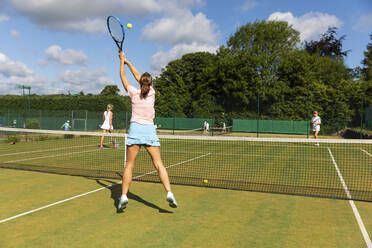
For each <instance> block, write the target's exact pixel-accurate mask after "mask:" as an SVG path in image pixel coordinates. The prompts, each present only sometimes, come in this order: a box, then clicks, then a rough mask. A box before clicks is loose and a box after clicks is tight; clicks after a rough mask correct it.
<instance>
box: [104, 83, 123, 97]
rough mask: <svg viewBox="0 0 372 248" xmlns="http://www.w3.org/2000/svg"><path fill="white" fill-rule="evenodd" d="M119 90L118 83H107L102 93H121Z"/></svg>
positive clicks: (109, 94) (110, 94)
mask: <svg viewBox="0 0 372 248" xmlns="http://www.w3.org/2000/svg"><path fill="white" fill-rule="evenodd" d="M119 92H120V89H119V88H118V86H117V85H106V86H105V88H104V89H103V90H102V91H101V93H100V94H101V95H103V96H116V95H119Z"/></svg>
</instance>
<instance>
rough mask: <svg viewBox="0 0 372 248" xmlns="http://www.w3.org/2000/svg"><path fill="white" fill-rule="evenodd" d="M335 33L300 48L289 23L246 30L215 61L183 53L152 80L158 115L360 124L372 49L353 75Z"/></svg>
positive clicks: (333, 127) (371, 92)
mask: <svg viewBox="0 0 372 248" xmlns="http://www.w3.org/2000/svg"><path fill="white" fill-rule="evenodd" d="M336 30H337V29H336V28H329V29H328V31H327V32H326V33H324V34H323V35H322V36H321V37H320V40H319V41H310V42H305V44H302V45H299V44H300V43H299V42H300V39H299V32H298V31H296V30H295V29H293V28H292V27H291V26H289V25H288V23H287V22H278V21H256V22H254V23H247V24H246V25H244V26H242V27H240V28H239V29H238V30H237V31H236V32H235V33H234V34H233V35H231V36H230V38H229V40H228V41H227V43H226V45H223V46H221V47H220V48H219V49H218V51H217V52H216V53H215V54H212V53H207V52H197V53H191V54H186V55H184V56H183V57H182V58H181V59H178V60H174V61H172V62H170V63H169V64H168V65H167V66H166V67H165V69H164V70H163V71H162V73H161V74H160V76H159V77H158V78H156V80H155V88H156V90H157V98H156V111H157V114H158V115H162V116H177V117H213V118H216V119H218V118H221V117H222V116H224V118H227V119H230V120H231V119H233V118H241V119H252V118H261V119H277V120H278V119H279V120H308V119H309V118H311V112H312V110H318V111H319V112H320V114H321V115H322V116H323V119H324V121H325V123H326V125H325V127H326V129H327V130H326V132H328V133H332V132H335V131H338V130H340V129H343V128H345V127H346V126H350V125H354V126H357V125H360V118H361V113H360V110H361V103H362V102H361V101H362V99H363V101H364V105H365V106H368V105H370V106H371V105H372V79H371V77H372V73H371V71H372V69H371V64H372V62H371V61H372V47H371V46H372V45H371V43H369V44H368V46H367V51H366V52H365V54H364V55H365V59H364V60H363V61H362V67H358V68H355V69H350V68H348V67H347V66H346V65H345V63H344V58H345V57H346V56H347V53H348V51H343V50H342V41H343V40H344V39H345V36H341V37H340V38H337V32H336ZM371 41H372V35H371ZM323 130H324V129H323Z"/></svg>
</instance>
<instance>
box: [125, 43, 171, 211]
mask: <svg viewBox="0 0 372 248" xmlns="http://www.w3.org/2000/svg"><path fill="white" fill-rule="evenodd" d="M119 58H120V78H121V81H122V83H123V86H124V88H125V90H126V91H127V92H128V95H129V97H130V98H131V102H132V118H131V120H130V128H129V134H128V138H127V143H126V146H127V148H126V149H127V161H126V166H125V168H124V174H123V184H122V195H121V197H120V202H119V205H118V209H119V210H122V209H124V208H125V207H126V205H127V203H128V198H127V193H128V190H129V186H130V184H131V182H132V174H133V168H134V164H135V160H136V157H137V154H138V152H139V151H140V149H141V146H144V147H145V148H146V150H147V152H148V153H149V155H150V156H151V159H152V162H153V165H154V167H155V169H156V170H157V172H158V174H159V177H160V180H161V182H162V183H163V185H164V188H165V190H166V191H167V197H166V199H167V201H168V202H169V206H171V207H174V208H176V207H177V202H176V199H175V197H174V195H173V193H172V192H171V187H170V183H169V177H168V173H167V170H166V169H165V167H164V165H163V161H162V159H161V155H160V148H159V147H160V143H159V139H158V137H157V135H156V130H155V125H154V117H155V109H154V103H155V90H154V89H153V87H152V77H151V75H150V74H149V73H147V72H145V73H143V74H142V75H141V74H140V73H139V72H138V71H137V69H136V68H135V67H134V66H133V65H132V64H131V63H130V62H129V61H128V60H127V59H126V58H125V57H124V53H123V52H122V51H121V50H120V51H119ZM124 64H126V65H127V66H128V67H129V69H130V71H131V72H132V74H133V76H134V78H135V79H136V80H137V81H138V83H139V85H140V86H141V89H137V88H135V87H133V86H132V85H130V83H129V81H128V79H127V77H126V76H125V69H124Z"/></svg>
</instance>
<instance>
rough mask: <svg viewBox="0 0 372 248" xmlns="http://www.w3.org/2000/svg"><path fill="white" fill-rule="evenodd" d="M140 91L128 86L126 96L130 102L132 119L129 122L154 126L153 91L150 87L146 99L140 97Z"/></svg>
mask: <svg viewBox="0 0 372 248" xmlns="http://www.w3.org/2000/svg"><path fill="white" fill-rule="evenodd" d="M140 94H141V90H140V89H137V88H136V87H133V86H132V85H129V86H128V95H129V97H130V99H131V100H132V118H131V119H130V121H131V122H137V123H139V124H154V118H155V109H154V104H155V90H154V89H153V88H152V87H150V91H149V93H148V95H147V96H146V98H141V97H140Z"/></svg>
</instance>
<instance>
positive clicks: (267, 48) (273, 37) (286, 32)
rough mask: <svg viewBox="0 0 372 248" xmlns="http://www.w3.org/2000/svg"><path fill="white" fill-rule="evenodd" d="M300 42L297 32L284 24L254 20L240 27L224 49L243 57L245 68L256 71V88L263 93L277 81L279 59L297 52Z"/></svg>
mask: <svg viewBox="0 0 372 248" xmlns="http://www.w3.org/2000/svg"><path fill="white" fill-rule="evenodd" d="M299 41H300V38H299V32H298V31H296V30H295V29H293V28H292V27H291V26H289V25H288V23H287V22H282V21H256V22H254V23H247V24H246V25H244V26H242V27H240V28H239V29H238V30H237V31H236V32H235V33H234V34H233V35H232V36H231V37H230V39H229V40H228V41H227V47H228V48H229V49H230V50H231V51H232V53H233V54H234V55H235V56H237V57H245V58H244V62H245V63H246V66H248V67H251V69H253V70H254V71H255V74H254V75H253V76H254V77H256V78H257V82H256V84H257V87H259V88H261V91H262V93H263V94H264V93H265V91H264V88H265V86H266V85H273V84H274V83H275V82H276V80H277V69H278V65H279V64H280V58H281V57H282V56H283V55H285V54H287V53H288V52H290V51H292V50H294V49H296V45H297V43H298V42H299ZM249 80H252V78H249Z"/></svg>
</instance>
